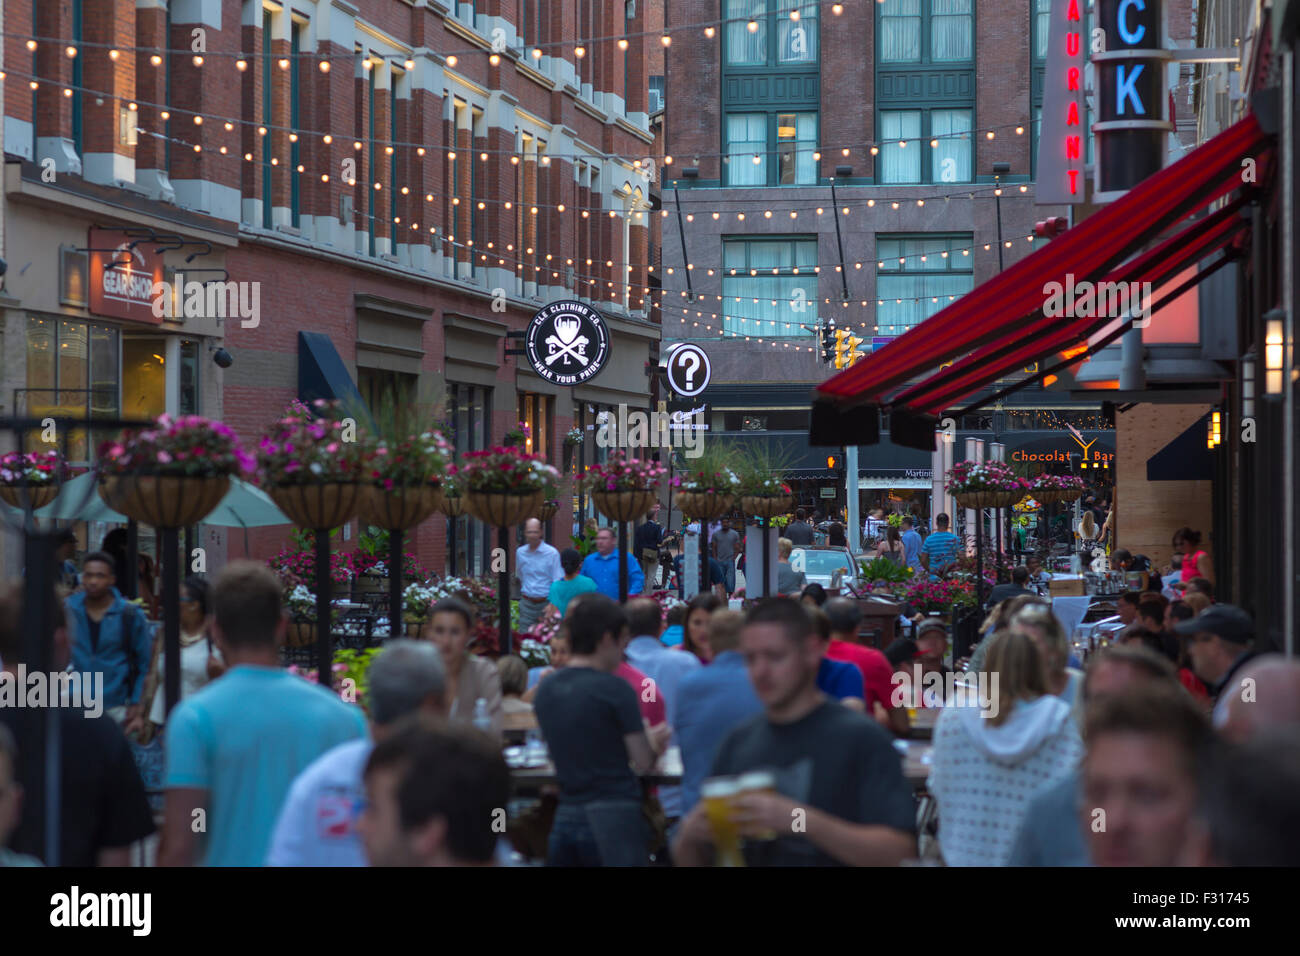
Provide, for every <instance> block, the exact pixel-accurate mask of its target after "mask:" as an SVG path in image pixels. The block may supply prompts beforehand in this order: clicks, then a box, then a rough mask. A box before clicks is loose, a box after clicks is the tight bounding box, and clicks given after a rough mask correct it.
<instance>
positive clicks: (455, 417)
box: [447, 382, 494, 576]
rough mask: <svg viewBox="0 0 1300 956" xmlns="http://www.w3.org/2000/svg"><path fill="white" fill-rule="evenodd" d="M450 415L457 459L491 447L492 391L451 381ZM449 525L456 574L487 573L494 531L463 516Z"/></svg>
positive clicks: (449, 391) (449, 421)
mask: <svg viewBox="0 0 1300 956" xmlns="http://www.w3.org/2000/svg"><path fill="white" fill-rule="evenodd" d="M447 415H448V424H450V426H451V433H452V443H453V445H454V446H455V449H456V456H457V458H459V457H460V456H461V455H463V454H465V452H467V451H481V450H482V449H484V448H488V447H490V446H491V445H492V389H490V388H483V387H481V386H477V385H460V384H457V383H455V382H448V383H447ZM450 525H451V527H450V529H449V531H450V535H449V537H448V548H447V550H448V552H449V553H450V554H451V555H452V558H453V560H454V561H455V567H456V570H457V572H458V573H459V574H462V575H464V574H468V575H471V576H478V575H480V574H484V573H486V572H487V571H488V570H489V569H490V564H491V554H492V532H493V530H494V529H492V528H489V527H488V526H487V525H485V524H484V523H483V522H481V521H478V520H476V519H474V518H471V517H469V515H464V514H463V515H461V516H460V517H458V518H456V519H454V520H452V521H451V522H450Z"/></svg>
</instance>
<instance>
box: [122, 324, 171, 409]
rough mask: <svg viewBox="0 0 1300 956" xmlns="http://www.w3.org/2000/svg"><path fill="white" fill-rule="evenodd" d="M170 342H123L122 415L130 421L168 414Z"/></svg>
mask: <svg viewBox="0 0 1300 956" xmlns="http://www.w3.org/2000/svg"><path fill="white" fill-rule="evenodd" d="M166 352H167V340H166V339H164V338H163V337H162V336H140V337H136V336H125V337H124V338H123V339H122V411H123V414H124V415H125V417H127V418H157V417H158V416H159V415H161V414H163V413H164V412H165V411H167V374H166V371H165V367H166Z"/></svg>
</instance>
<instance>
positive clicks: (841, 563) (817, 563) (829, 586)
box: [790, 544, 860, 594]
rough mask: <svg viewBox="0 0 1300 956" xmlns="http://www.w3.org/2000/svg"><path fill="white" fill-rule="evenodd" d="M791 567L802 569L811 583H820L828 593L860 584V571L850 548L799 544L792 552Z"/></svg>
mask: <svg viewBox="0 0 1300 956" xmlns="http://www.w3.org/2000/svg"><path fill="white" fill-rule="evenodd" d="M790 567H791V568H793V569H794V570H796V571H802V572H803V573H804V577H805V578H807V580H808V583H809V584H820V585H821V586H822V587H824V588H825V589H826V593H828V594H838V593H840V590H841V588H844V587H846V586H848V585H853V586H854V587H856V586H857V585H858V584H859V577H860V571H859V567H858V563H857V561H855V560H854V558H853V553H852V552H851V551H849V549H848V548H841V547H831V546H829V545H815V544H808V545H799V546H798V547H796V548H795V549H794V550H792V551H791V552H790Z"/></svg>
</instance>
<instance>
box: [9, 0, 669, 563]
mask: <svg viewBox="0 0 1300 956" xmlns="http://www.w3.org/2000/svg"><path fill="white" fill-rule="evenodd" d="M4 15H5V39H4V43H5V48H4V55H5V68H6V72H7V78H6V80H5V82H4V91H5V102H4V133H5V151H6V157H5V158H6V178H5V187H6V197H5V199H6V212H7V217H8V222H9V229H8V239H7V248H6V250H5V255H6V257H7V258H8V260H9V261H10V262H15V261H16V260H20V259H21V260H22V261H20V262H17V266H18V268H19V269H20V270H22V276H21V277H19V276H14V275H13V273H12V272H11V278H10V282H9V283H8V285H7V287H6V290H5V295H6V298H5V300H4V301H3V303H0V307H2V308H3V310H4V322H3V325H2V326H0V331H2V334H3V337H4V342H5V345H6V347H5V349H4V355H5V358H4V381H5V384H6V389H5V393H6V394H5V395H4V396H3V399H4V403H5V405H6V406H7V407H9V408H12V409H14V410H17V411H19V412H29V413H40V412H45V411H48V410H49V409H52V408H57V407H60V406H61V405H62V406H67V407H64V408H63V409H62V410H63V411H64V412H65V413H66V412H68V411H69V409H72V410H73V411H77V409H74V408H72V405H73V404H75V403H73V402H72V400H71V398H69V396H70V395H71V394H72V393H71V392H70V391H68V390H70V389H72V388H83V389H85V388H86V387H87V385H89V386H90V387H91V388H92V389H95V390H94V391H87V392H85V393H84V394H82V395H81V396H80V398H79V401H80V402H81V405H80V406H78V408H79V409H81V410H84V411H85V413H86V414H87V415H89V414H91V412H92V405H93V410H95V411H98V412H100V413H107V412H110V411H111V412H117V413H122V414H124V415H127V414H136V415H141V414H150V415H153V414H158V413H161V412H162V411H164V410H166V411H170V412H179V411H186V412H190V411H193V412H197V413H199V414H204V415H207V416H209V417H213V418H220V419H223V420H225V421H227V422H228V423H229V424H230V425H231V426H232V427H234V428H235V429H236V430H237V431H238V432H239V434H240V435H241V436H244V437H245V438H246V439H249V440H252V439H254V438H255V437H256V435H257V434H258V433H259V432H260V430H261V429H262V428H263V427H264V426H265V424H266V423H267V422H268V421H269V420H270V419H272V418H273V417H276V416H277V415H278V413H279V412H280V410H281V409H282V408H283V406H284V404H285V403H286V402H287V401H289V400H290V399H292V398H294V397H296V396H299V394H300V385H301V383H302V381H303V379H304V375H306V374H307V373H308V372H311V371H312V370H313V368H314V366H313V367H309V363H310V362H312V361H315V360H318V359H319V358H320V354H321V353H320V348H322V347H323V348H325V349H326V351H329V350H330V349H332V350H333V352H336V353H337V357H338V359H340V360H341V364H342V366H343V367H344V368H345V369H346V372H347V377H348V378H350V380H351V381H350V382H341V381H332V380H330V375H329V374H328V371H327V370H326V371H325V372H324V373H323V374H324V377H325V379H326V380H327V381H326V385H327V386H329V387H334V386H338V387H339V388H340V389H341V390H342V391H347V390H349V389H350V388H351V386H352V384H353V383H355V386H356V387H357V388H358V389H359V391H360V393H361V395H362V396H363V397H364V398H365V399H367V400H368V401H370V402H372V404H373V402H374V401H376V400H377V399H378V397H379V396H380V395H381V394H383V393H385V392H392V393H393V394H396V395H398V396H401V398H402V400H403V401H411V400H417V399H418V400H420V401H422V402H433V403H436V404H438V405H440V406H441V407H442V409H443V411H444V413H445V417H446V418H447V419H448V421H449V422H450V423H451V424H453V425H454V426H455V425H459V427H457V429H456V430H457V432H458V435H457V442H458V445H459V446H460V447H461V448H462V450H465V449H468V448H471V447H482V446H483V445H486V444H491V443H495V442H498V441H499V440H500V439H501V438H502V436H503V435H504V433H505V432H506V431H507V430H509V429H511V428H513V427H514V425H515V423H516V422H517V421H519V420H521V418H524V419H527V420H528V421H529V422H530V424H531V425H532V426H533V429H534V439H533V440H534V441H535V442H536V443H537V446H538V447H537V448H536V449H535V450H537V451H540V452H544V453H545V454H547V455H548V457H550V459H551V460H552V461H553V462H554V463H556V464H557V465H559V464H561V463H562V457H563V438H564V435H565V433H566V432H567V431H568V430H569V429H570V428H572V427H575V426H577V427H584V426H585V425H587V424H588V423H591V422H593V421H594V415H595V414H596V413H597V410H598V409H600V408H602V407H610V406H616V405H618V404H620V403H626V404H628V405H630V406H631V407H634V408H635V407H640V408H645V407H646V406H647V405H648V403H649V402H650V385H651V383H650V379H649V378H648V377H647V375H646V363H647V362H650V361H653V360H654V358H655V357H656V356H657V348H658V341H659V338H660V330H659V317H658V314H657V311H656V309H655V306H654V300H653V297H652V296H648V295H647V294H646V289H647V288H648V285H649V281H650V278H651V276H650V250H651V247H652V245H657V239H656V238H655V235H654V233H657V230H658V228H659V226H658V223H657V222H656V221H654V220H655V219H656V218H657V217H652V216H651V215H650V211H651V189H650V179H649V177H648V175H647V169H648V164H646V163H645V162H643V160H644V159H646V158H648V157H649V156H650V153H651V150H652V148H653V147H652V141H653V137H652V135H651V133H650V124H649V118H648V115H647V105H646V100H647V81H646V65H645V49H644V48H645V45H646V43H647V42H648V41H647V39H646V37H645V36H644V34H645V32H646V29H647V28H646V27H645V25H644V24H645V17H646V13H645V8H644V6H643V7H642V8H641V9H640V10H637V9H635V5H628V6H627V7H625V6H624V5H623V4H607V3H600V2H596V0H549V2H538V0H475V2H466V0H447V2H442V0H417V2H414V3H411V2H405V0H358V2H355V3H339V2H328V0H290V2H287V3H280V2H271V0H172V2H170V3H167V2H164V0H50V2H39V3H33V2H31V0H7V2H5V4H4ZM618 37H623V42H618V41H617V40H616V38H618ZM656 42H657V41H656ZM579 52H581V54H582V55H579ZM74 54H75V55H74ZM92 227H102V228H106V229H114V230H123V229H149V230H152V233H148V234H144V233H133V234H132V236H133V238H139V237H142V236H143V237H144V245H143V246H142V250H141V251H144V252H152V251H156V253H157V255H158V256H160V257H161V258H162V260H163V263H162V269H163V272H164V275H166V276H167V277H169V278H170V277H171V276H172V275H173V274H174V273H181V274H187V277H188V278H189V279H191V280H197V281H200V282H202V281H204V280H211V279H213V278H214V277H216V279H217V281H222V280H226V281H228V282H229V283H237V284H240V288H244V289H256V290H257V293H258V302H259V305H260V315H259V316H258V317H257V320H256V324H254V322H253V321H249V320H244V319H241V318H240V317H226V318H224V319H223V318H220V317H217V316H214V315H212V314H210V313H205V314H204V315H201V316H191V317H189V318H184V319H177V320H172V319H170V318H164V319H162V320H161V321H160V323H148V322H146V323H140V322H134V321H131V320H125V319H123V318H122V317H120V316H117V315H115V314H114V313H113V311H112V310H111V309H110V310H109V311H107V312H104V311H99V312H92V311H91V308H92V303H90V302H89V301H88V297H87V296H86V295H85V291H86V290H85V288H84V285H85V283H86V281H87V274H88V273H89V274H90V275H97V274H98V273H97V272H95V270H94V268H93V266H92V267H91V268H89V269H88V268H87V261H88V260H89V259H93V258H94V257H95V256H96V255H97V254H102V253H100V252H98V251H97V250H95V249H94V248H93V247H94V243H93V242H91V241H89V240H88V235H90V233H89V230H90V229H91V228H92ZM173 236H174V237H176V238H175V239H170V240H169V239H167V237H173ZM182 243H183V245H182ZM88 250H89V251H88ZM110 255H111V252H110ZM29 260H30V261H29ZM111 262H112V260H111V259H110V262H109V264H110V265H111ZM24 264H27V265H29V266H30V269H23V266H24ZM202 270H208V271H206V272H203V271H202ZM244 284H248V285H247V286H245V285H244ZM560 298H578V299H582V300H584V301H588V302H590V303H592V304H594V305H596V306H598V307H599V308H600V309H601V310H602V311H603V313H604V314H605V316H606V318H607V321H608V324H609V327H610V332H611V359H610V364H609V367H607V368H606V369H605V370H604V371H603V372H602V373H601V374H600V375H599V376H597V377H596V378H595V379H593V380H592V381H591V382H589V383H588V384H587V385H585V386H582V387H579V388H576V389H562V388H556V387H554V386H551V385H548V384H547V383H545V382H544V381H543V380H542V379H540V378H539V377H537V376H536V375H535V374H533V373H532V371H531V369H530V368H529V366H528V364H527V360H526V359H524V358H522V357H517V356H511V355H507V354H506V349H507V348H508V347H509V346H510V343H509V341H508V339H507V333H509V332H511V331H518V330H522V329H523V328H524V326H525V325H526V324H527V321H528V319H529V318H530V317H531V315H532V314H533V313H534V312H535V311H536V310H537V309H538V308H539V307H540V306H541V305H542V304H544V303H546V302H549V301H554V300H556V299H560ZM231 301H232V302H233V301H234V300H233V299H232V300H231ZM313 334H319V335H323V336H324V337H325V338H326V339H327V340H328V341H327V343H325V344H324V345H323V346H322V344H321V342H320V340H319V339H315V338H313ZM60 336H62V337H60ZM65 339H66V341H64V340H65ZM37 346H39V348H37ZM218 348H224V349H226V350H227V352H228V353H229V355H230V356H231V357H232V358H233V360H234V361H233V364H232V365H230V366H229V367H228V368H224V369H223V368H220V367H218V366H217V365H216V364H214V363H213V362H212V361H211V357H212V356H213V354H215V352H216V350H217V349H218ZM42 349H44V350H53V352H54V354H58V355H60V356H64V357H66V356H67V355H68V354H70V352H69V349H71V353H75V354H77V355H78V360H77V362H70V363H65V364H62V365H61V364H58V363H54V364H53V365H51V366H50V367H49V368H46V366H45V365H42V364H41V363H40V361H38V360H36V359H33V358H32V357H31V356H32V355H34V354H38V353H39V352H40V351H41V350H42ZM151 357H152V362H153V364H152V366H150V361H151ZM327 358H328V356H327ZM78 363H79V364H78ZM328 364H329V363H328V361H326V362H325V365H328ZM137 365H138V366H139V367H133V366H137ZM169 365H170V367H168V366H169ZM146 366H147V367H148V368H146ZM178 366H179V367H178ZM51 369H52V370H51ZM136 386H138V388H136ZM133 391H134V392H137V393H133ZM92 400H93V401H92ZM88 403H89V404H88ZM457 416H459V422H457V421H456V420H455V419H456V418H457ZM561 514H562V515H563V514H564V512H563V511H562V512H561ZM467 522H468V519H462V523H461V528H460V529H459V544H458V551H459V552H460V556H461V564H460V569H461V570H462V571H464V570H465V568H466V562H469V565H470V567H471V569H475V570H477V569H484V568H485V567H486V564H485V560H486V549H487V548H488V543H487V540H486V536H485V533H484V532H483V530H482V529H478V528H471V527H469V526H468V524H467ZM94 530H98V529H94ZM568 530H569V529H568V527H567V522H565V521H563V520H561V519H558V518H557V519H556V524H555V527H554V528H553V537H555V539H556V540H560V541H567V533H568ZM355 533H356V529H355V528H354V529H353V530H352V531H350V532H349V535H353V534H355ZM210 534H211V537H210V538H209V539H208V543H210V544H212V545H214V546H216V547H217V548H218V553H219V554H224V553H225V552H226V551H227V550H228V553H229V555H230V556H238V555H239V554H242V553H243V552H244V535H242V534H241V535H232V536H230V541H229V542H228V543H227V541H226V538H225V536H224V535H223V534H222V533H220V532H217V531H215V530H213V531H211V532H210ZM284 539H285V529H283V528H274V529H268V530H265V531H253V532H250V533H249V534H248V535H247V540H248V547H249V549H250V550H251V551H252V552H253V553H255V554H258V555H265V554H267V553H269V552H273V551H274V550H275V549H277V548H278V547H279V546H280V545H281V543H282V542H283V541H284ZM93 543H95V544H97V543H98V542H97V541H95V542H93ZM493 543H494V542H493ZM446 545H447V542H446V534H445V533H444V526H443V522H441V521H429V522H426V523H425V524H424V525H423V526H421V528H420V529H419V531H418V533H417V534H416V535H415V536H414V544H413V547H414V550H415V551H416V552H417V554H418V556H419V558H420V559H421V561H422V562H423V563H425V564H426V565H428V566H430V567H433V568H435V569H437V570H442V569H443V567H444V564H445V560H446V552H447V548H446ZM11 559H12V557H11Z"/></svg>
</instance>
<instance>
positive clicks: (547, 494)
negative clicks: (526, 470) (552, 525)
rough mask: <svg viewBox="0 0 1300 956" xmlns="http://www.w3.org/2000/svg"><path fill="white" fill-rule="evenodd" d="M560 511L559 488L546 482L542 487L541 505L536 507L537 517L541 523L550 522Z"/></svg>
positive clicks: (552, 483) (550, 482)
mask: <svg viewBox="0 0 1300 956" xmlns="http://www.w3.org/2000/svg"><path fill="white" fill-rule="evenodd" d="M559 510H560V486H559V485H558V484H556V483H555V482H554V481H550V480H548V481H547V482H546V484H545V485H544V486H543V487H542V503H541V504H540V505H538V506H537V515H536V517H537V518H539V519H540V520H541V521H542V522H543V523H544V522H547V521H550V520H551V519H552V518H554V517H555V515H556V513H557V512H558V511H559Z"/></svg>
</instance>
